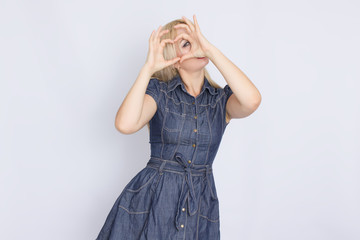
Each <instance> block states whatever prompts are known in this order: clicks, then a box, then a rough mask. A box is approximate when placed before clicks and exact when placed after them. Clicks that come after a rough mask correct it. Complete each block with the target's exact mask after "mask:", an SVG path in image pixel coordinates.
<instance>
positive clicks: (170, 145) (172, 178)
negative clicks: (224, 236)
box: [96, 75, 232, 240]
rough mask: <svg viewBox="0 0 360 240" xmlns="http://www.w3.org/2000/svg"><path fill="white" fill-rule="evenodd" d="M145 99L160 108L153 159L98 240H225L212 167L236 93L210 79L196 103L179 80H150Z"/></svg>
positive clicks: (154, 129)
mask: <svg viewBox="0 0 360 240" xmlns="http://www.w3.org/2000/svg"><path fill="white" fill-rule="evenodd" d="M146 94H148V95H150V96H152V97H153V98H154V100H155V101H156V103H157V111H156V113H155V115H154V116H153V118H152V119H151V120H150V141H149V143H150V148H151V154H150V158H149V160H148V162H147V163H146V166H145V167H144V168H143V169H142V170H141V171H139V172H138V173H137V174H136V175H135V176H134V177H133V178H132V179H131V180H130V182H129V183H128V184H127V185H126V186H125V188H124V189H123V191H122V192H121V194H120V196H119V197H118V198H117V199H116V201H115V203H114V205H113V207H112V209H111V210H110V213H109V214H108V216H107V218H106V221H105V224H104V225H103V227H102V229H101V231H100V233H99V235H98V237H97V238H96V239H97V240H105V239H106V240H107V239H110V240H123V239H126V240H144V239H150V240H173V239H191V240H218V239H220V221H219V220H220V215H219V199H218V196H217V193H216V187H215V180H214V176H213V169H212V164H213V161H214V159H215V156H216V153H217V151H218V148H219V145H220V142H221V139H222V136H223V133H224V131H225V128H226V126H227V125H228V124H226V121H225V112H226V108H225V106H226V102H227V100H228V98H229V97H230V95H231V94H232V90H231V89H230V87H229V86H228V85H226V86H225V87H224V88H218V89H217V88H214V87H212V86H211V85H210V84H209V82H208V80H207V79H206V77H205V78H204V84H203V87H202V90H201V92H200V94H199V95H198V96H197V97H196V98H195V97H193V96H192V95H190V94H189V93H188V92H187V91H186V89H185V86H184V84H183V82H182V80H181V77H180V76H179V75H177V76H175V77H174V78H173V79H171V81H169V82H167V83H166V82H162V81H159V80H158V79H155V78H152V79H150V81H149V84H148V87H147V89H146Z"/></svg>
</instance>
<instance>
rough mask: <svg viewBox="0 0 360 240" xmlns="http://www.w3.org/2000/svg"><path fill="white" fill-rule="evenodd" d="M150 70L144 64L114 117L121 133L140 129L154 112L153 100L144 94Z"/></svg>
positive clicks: (150, 73) (155, 106) (154, 104)
mask: <svg viewBox="0 0 360 240" xmlns="http://www.w3.org/2000/svg"><path fill="white" fill-rule="evenodd" d="M151 76H152V71H151V70H150V69H149V67H147V65H144V66H143V67H142V68H141V71H140V73H139V75H138V77H137V79H136V80H135V82H134V84H133V86H132V87H131V89H130V90H129V92H128V94H127V95H126V97H125V99H124V101H123V102H122V104H121V106H120V108H119V110H118V112H117V114H116V118H115V127H116V129H118V130H119V131H120V132H121V133H124V134H131V133H134V132H137V131H138V130H140V129H141V128H142V127H143V126H144V125H145V124H146V123H147V122H149V121H150V119H151V118H152V116H153V115H154V114H155V112H156V109H157V105H156V102H155V100H154V99H153V98H152V97H151V96H149V95H147V94H145V91H146V87H147V85H148V83H149V80H150V78H151Z"/></svg>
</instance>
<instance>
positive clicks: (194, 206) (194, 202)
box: [174, 152, 215, 230]
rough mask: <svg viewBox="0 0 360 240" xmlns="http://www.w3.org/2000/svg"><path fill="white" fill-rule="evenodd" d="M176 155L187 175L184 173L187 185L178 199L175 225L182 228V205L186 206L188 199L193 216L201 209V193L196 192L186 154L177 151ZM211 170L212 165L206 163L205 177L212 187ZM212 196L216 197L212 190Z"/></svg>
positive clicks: (189, 209) (189, 210)
mask: <svg viewBox="0 0 360 240" xmlns="http://www.w3.org/2000/svg"><path fill="white" fill-rule="evenodd" d="M174 157H175V160H176V161H177V162H178V163H179V164H180V165H181V166H182V167H183V168H184V171H185V175H184V177H185V179H184V181H185V185H184V187H183V188H182V190H181V194H180V197H179V200H178V205H177V213H176V217H175V226H176V228H177V229H178V230H180V228H179V217H180V212H181V207H182V206H184V204H185V202H186V200H187V202H188V213H189V215H190V216H193V215H194V214H195V213H196V212H197V211H198V209H199V197H200V194H199V195H198V196H196V194H195V189H194V184H193V177H192V168H191V167H188V166H187V165H186V163H185V158H184V156H183V155H182V154H181V153H179V152H177V153H175V156H174ZM210 171H211V167H210V166H209V165H206V172H205V177H206V179H207V183H208V186H209V188H211V185H210V181H209V177H208V176H209V173H210ZM211 196H212V198H215V197H214V196H213V193H212V192H211Z"/></svg>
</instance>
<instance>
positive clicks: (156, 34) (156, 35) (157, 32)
mask: <svg viewBox="0 0 360 240" xmlns="http://www.w3.org/2000/svg"><path fill="white" fill-rule="evenodd" d="M161 27H162V26H161V25H160V27H159V28H158V29H157V30H156V33H155V37H154V40H155V41H156V39H157V38H158V35H159V32H160V29H161Z"/></svg>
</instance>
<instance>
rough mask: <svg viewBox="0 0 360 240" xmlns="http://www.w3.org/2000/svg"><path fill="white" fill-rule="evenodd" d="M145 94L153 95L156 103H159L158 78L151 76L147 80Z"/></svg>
mask: <svg viewBox="0 0 360 240" xmlns="http://www.w3.org/2000/svg"><path fill="white" fill-rule="evenodd" d="M145 93H146V94H148V95H150V96H152V97H153V99H154V100H155V102H156V104H158V103H159V99H160V83H159V79H157V78H151V79H150V81H149V84H148V86H147V88H146V92H145Z"/></svg>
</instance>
